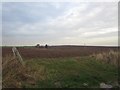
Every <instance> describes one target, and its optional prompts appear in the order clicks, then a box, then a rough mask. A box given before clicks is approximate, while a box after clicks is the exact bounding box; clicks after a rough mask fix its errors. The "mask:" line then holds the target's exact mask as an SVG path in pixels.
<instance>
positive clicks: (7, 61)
mask: <svg viewBox="0 0 120 90" xmlns="http://www.w3.org/2000/svg"><path fill="white" fill-rule="evenodd" d="M2 61H3V62H2V85H3V88H21V87H23V86H24V83H25V82H27V83H30V84H33V83H34V78H32V77H31V76H30V75H28V74H27V73H28V72H29V71H28V69H27V67H26V66H22V64H21V63H20V62H19V61H18V60H17V59H15V58H13V56H11V55H7V56H6V57H4V58H3V59H2Z"/></svg>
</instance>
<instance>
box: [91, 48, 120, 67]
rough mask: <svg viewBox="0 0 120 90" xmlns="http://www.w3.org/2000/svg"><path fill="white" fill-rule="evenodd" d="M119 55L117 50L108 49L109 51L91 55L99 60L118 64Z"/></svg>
mask: <svg viewBox="0 0 120 90" xmlns="http://www.w3.org/2000/svg"><path fill="white" fill-rule="evenodd" d="M119 55H120V52H119V51H113V50H110V51H109V52H103V53H99V54H93V55H91V56H92V57H95V58H96V59H97V60H101V61H103V62H105V63H108V64H112V65H116V66H118V56H119Z"/></svg>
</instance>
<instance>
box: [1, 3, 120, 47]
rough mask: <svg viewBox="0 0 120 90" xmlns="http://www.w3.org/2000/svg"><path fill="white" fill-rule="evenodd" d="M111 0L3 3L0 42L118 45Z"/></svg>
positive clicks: (116, 5)
mask: <svg viewBox="0 0 120 90" xmlns="http://www.w3.org/2000/svg"><path fill="white" fill-rule="evenodd" d="M117 25H118V4H117V3H115V2H114V3H113V2H104V3H101V2H87V3H81V2H80V3H78V2H77V3H73V2H36V3H33V2H31V3H30V2H26V3H25V2H21V3H20V2H16V3H15V2H13V3H12V2H11V3H10V2H7V3H2V30H3V32H2V35H3V45H36V44H37V43H40V44H46V43H47V44H48V45H61V44H62V45H83V44H84V43H86V45H118V26H117Z"/></svg>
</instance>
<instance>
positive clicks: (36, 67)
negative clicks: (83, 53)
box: [26, 57, 118, 88]
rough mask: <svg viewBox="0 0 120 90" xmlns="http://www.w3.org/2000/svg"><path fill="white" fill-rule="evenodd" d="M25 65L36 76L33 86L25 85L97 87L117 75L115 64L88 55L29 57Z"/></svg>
mask: <svg viewBox="0 0 120 90" xmlns="http://www.w3.org/2000/svg"><path fill="white" fill-rule="evenodd" d="M26 65H27V67H29V70H30V71H29V73H30V74H32V75H33V76H34V77H35V78H36V85H35V86H26V87H35V88H46V87H47V88H80V87H99V84H100V83H101V82H104V83H109V84H113V83H114V82H116V80H117V76H118V74H117V68H116V67H115V66H113V65H110V64H106V63H103V62H100V61H98V60H95V58H90V57H82V58H79V57H77V58H75V57H74V58H43V59H31V60H26ZM84 84H87V85H84Z"/></svg>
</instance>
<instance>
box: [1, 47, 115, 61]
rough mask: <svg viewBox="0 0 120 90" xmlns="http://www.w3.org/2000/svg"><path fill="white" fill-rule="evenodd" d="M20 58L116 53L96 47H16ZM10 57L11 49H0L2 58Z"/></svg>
mask: <svg viewBox="0 0 120 90" xmlns="http://www.w3.org/2000/svg"><path fill="white" fill-rule="evenodd" d="M17 49H18V51H19V52H20V54H21V56H22V57H23V58H26V59H30V58H58V57H77V56H88V55H91V54H96V53H102V52H108V51H110V50H114V51H116V50H117V48H116V47H97V46H49V47H48V48H47V49H46V48H44V47H42V48H36V47H17ZM6 55H12V47H2V56H3V57H5V56H6Z"/></svg>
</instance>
